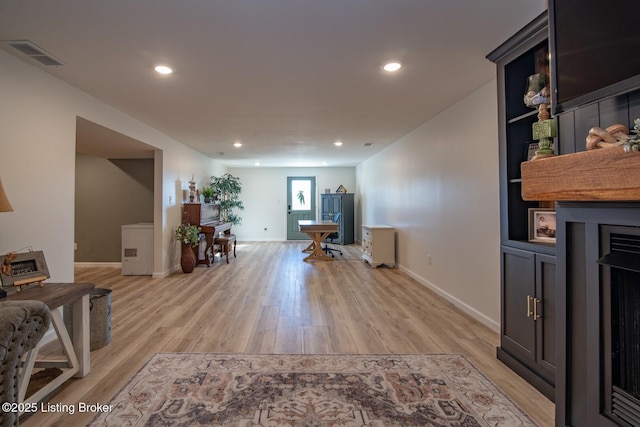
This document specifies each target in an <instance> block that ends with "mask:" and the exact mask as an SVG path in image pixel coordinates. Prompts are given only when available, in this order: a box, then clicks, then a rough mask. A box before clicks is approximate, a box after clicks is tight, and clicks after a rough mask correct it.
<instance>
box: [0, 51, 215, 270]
mask: <svg viewBox="0 0 640 427" xmlns="http://www.w3.org/2000/svg"><path fill="white" fill-rule="evenodd" d="M0 94H1V95H0V177H1V178H2V182H3V184H4V188H5V190H6V192H7V194H8V196H9V199H10V201H11V204H12V205H13V208H14V210H15V211H14V212H9V213H0V253H6V252H8V251H15V250H20V249H22V248H24V247H25V246H31V247H32V248H33V249H34V250H43V251H44V253H45V256H46V259H47V264H48V267H49V271H50V273H51V281H63V282H66V281H72V280H73V262H74V259H73V258H74V257H73V242H74V192H75V172H74V170H75V138H76V117H77V116H81V117H84V118H86V119H88V120H91V121H93V122H95V123H98V124H100V125H102V126H106V127H108V128H111V129H113V130H115V131H117V132H120V133H122V134H125V135H128V136H130V137H132V138H135V139H137V140H139V141H142V142H145V143H147V144H149V145H151V146H154V147H157V148H158V150H161V151H158V153H157V156H156V166H160V167H162V168H163V170H164V173H163V174H162V175H161V174H158V173H157V172H156V184H155V189H154V191H155V192H156V194H157V195H158V197H156V201H155V206H154V221H155V222H156V233H155V236H156V239H157V240H160V241H161V242H162V245H161V246H160V247H159V248H158V250H157V252H156V257H155V271H154V275H157V276H162V275H166V274H168V273H169V272H170V271H171V270H172V269H174V268H176V267H177V266H178V265H179V248H177V247H176V245H175V244H174V242H173V239H172V231H173V229H174V228H175V226H176V225H178V224H179V223H180V217H181V215H180V201H181V199H182V195H181V191H180V188H186V186H188V183H187V181H189V179H191V176H192V174H193V175H195V178H196V180H197V181H206V182H208V181H209V179H210V178H209V177H210V176H211V175H218V174H220V173H222V172H223V171H224V168H222V167H221V166H220V165H219V164H218V163H217V162H215V161H213V160H210V159H208V158H206V157H205V156H203V155H201V154H200V153H198V152H196V151H194V150H192V149H190V148H187V147H186V146H184V145H182V144H180V143H178V142H177V141H175V140H173V139H171V138H169V137H167V136H165V135H163V134H161V133H160V132H158V131H156V130H154V129H152V128H150V127H149V126H146V125H145V124H143V123H141V122H139V121H137V120H135V119H134V118H132V117H130V116H128V115H126V114H124V113H122V112H120V111H118V110H116V109H114V108H113V107H111V106H109V105H107V104H105V103H104V102H102V101H100V100H98V99H96V98H94V97H91V96H89V95H87V94H86V93H84V92H82V91H80V90H78V89H76V88H74V87H72V86H70V85H68V84H66V83H64V82H62V81H60V80H58V79H56V78H54V77H53V76H51V75H49V74H47V73H45V72H43V71H41V70H39V69H38V68H37V67H35V66H32V65H30V64H27V63H26V62H23V61H21V60H18V59H16V58H14V57H13V56H11V55H9V54H8V53H6V52H3V51H0ZM169 198H171V203H170V202H169ZM97 226H99V224H97Z"/></svg>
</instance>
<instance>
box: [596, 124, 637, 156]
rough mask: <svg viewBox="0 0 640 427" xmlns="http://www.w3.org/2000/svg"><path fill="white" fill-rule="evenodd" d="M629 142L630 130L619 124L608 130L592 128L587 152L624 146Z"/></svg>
mask: <svg viewBox="0 0 640 427" xmlns="http://www.w3.org/2000/svg"><path fill="white" fill-rule="evenodd" d="M628 140H629V128H628V127H627V126H626V125H623V124H621V123H617V124H615V125H611V126H609V127H608V128H606V129H602V128H600V127H597V126H595V127H592V128H591V129H589V134H588V135H587V138H586V142H587V144H586V147H587V150H594V149H596V148H612V147H619V146H620V145H624V144H625V143H626V142H627V141H628Z"/></svg>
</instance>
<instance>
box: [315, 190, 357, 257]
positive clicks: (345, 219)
mask: <svg viewBox="0 0 640 427" xmlns="http://www.w3.org/2000/svg"><path fill="white" fill-rule="evenodd" d="M320 202H321V212H320V213H321V216H322V219H323V220H331V221H333V220H334V218H335V216H336V214H337V213H339V214H340V218H339V219H338V237H337V238H336V239H332V243H337V244H339V245H350V244H352V243H353V242H354V235H353V234H354V205H353V202H354V200H353V194H352V193H339V194H338V193H336V194H331V193H330V194H326V193H325V194H322V195H321V196H320Z"/></svg>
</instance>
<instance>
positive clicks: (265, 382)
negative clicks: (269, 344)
mask: <svg viewBox="0 0 640 427" xmlns="http://www.w3.org/2000/svg"><path fill="white" fill-rule="evenodd" d="M110 404H111V405H114V408H113V411H112V412H111V413H106V414H101V415H100V416H99V417H97V418H96V419H94V420H93V422H92V423H91V424H90V425H91V426H118V427H119V426H125V425H128V426H243V427H245V426H247V427H248V426H292V427H293V426H318V427H320V426H331V427H334V426H341V427H344V426H375V427H379V426H401V427H409V426H448V427H451V426H456V427H457V426H509V427H513V426H535V425H536V424H535V423H534V422H533V421H532V420H531V419H530V418H529V417H528V416H527V415H526V414H524V413H523V412H522V410H520V409H519V408H518V407H517V406H516V405H515V404H514V403H513V402H512V401H511V400H509V398H507V397H506V396H505V395H504V394H502V393H501V392H500V390H498V388H497V387H496V386H495V385H493V384H492V383H491V382H490V381H489V380H488V379H487V378H486V377H485V376H484V375H483V374H482V373H480V372H479V371H478V370H477V369H475V368H474V367H473V366H472V365H471V363H469V361H467V359H465V357H464V356H462V355H458V354H435V355H354V354H339V355H338V354H336V355H245V354H213V353H159V354H156V355H154V356H153V357H152V358H151V359H150V360H149V361H148V362H147V363H146V364H145V365H144V366H143V367H142V368H141V369H140V371H138V373H137V374H136V375H135V376H134V377H133V378H132V379H131V380H130V381H129V383H128V384H127V385H126V386H125V387H124V388H123V389H122V390H121V391H120V392H119V393H118V394H117V395H116V396H115V397H114V398H113V399H112V401H111V402H110Z"/></svg>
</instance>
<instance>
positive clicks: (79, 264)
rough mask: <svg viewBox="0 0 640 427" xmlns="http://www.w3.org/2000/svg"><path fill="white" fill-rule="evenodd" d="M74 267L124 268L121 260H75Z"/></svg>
mask: <svg viewBox="0 0 640 427" xmlns="http://www.w3.org/2000/svg"><path fill="white" fill-rule="evenodd" d="M73 266H74V267H110V268H122V263H121V262H74V263H73Z"/></svg>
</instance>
